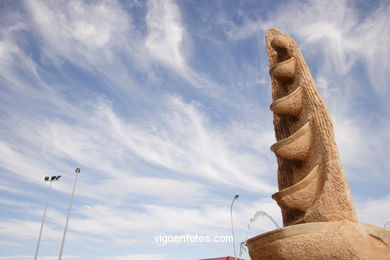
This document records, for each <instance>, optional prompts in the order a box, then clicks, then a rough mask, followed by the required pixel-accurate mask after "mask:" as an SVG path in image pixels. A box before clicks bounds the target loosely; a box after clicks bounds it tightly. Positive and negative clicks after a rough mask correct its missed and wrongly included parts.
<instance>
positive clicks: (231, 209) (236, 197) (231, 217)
mask: <svg viewBox="0 0 390 260" xmlns="http://www.w3.org/2000/svg"><path fill="white" fill-rule="evenodd" d="M239 197H240V195H239V194H236V195H235V196H234V198H233V200H232V204H231V205H230V222H231V224H232V237H233V250H234V260H236V259H237V258H236V256H237V255H236V243H235V242H234V227H233V203H234V201H235V200H236V199H238V198H239Z"/></svg>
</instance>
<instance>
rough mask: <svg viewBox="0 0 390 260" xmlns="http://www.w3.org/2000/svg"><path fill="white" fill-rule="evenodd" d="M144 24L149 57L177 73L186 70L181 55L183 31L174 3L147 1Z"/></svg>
mask: <svg viewBox="0 0 390 260" xmlns="http://www.w3.org/2000/svg"><path fill="white" fill-rule="evenodd" d="M146 23H147V25H148V29H149V34H148V37H147V38H146V41H145V46H146V47H147V49H149V51H150V52H151V55H152V56H154V57H155V58H156V59H158V60H160V61H161V62H163V63H166V64H168V65H170V66H172V67H174V68H175V69H177V70H179V71H183V70H187V65H186V61H185V57H184V53H183V43H184V39H183V38H184V31H185V30H184V28H183V26H182V24H181V14H180V10H179V8H178V7H177V5H176V4H175V3H174V1H171V0H168V1H160V0H150V1H148V13H147V16H146Z"/></svg>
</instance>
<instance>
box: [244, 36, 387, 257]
mask: <svg viewBox="0 0 390 260" xmlns="http://www.w3.org/2000/svg"><path fill="white" fill-rule="evenodd" d="M266 45H267V55H268V61H269V66H270V76H271V79H272V100H273V102H272V104H271V110H272V111H273V112H274V127H275V136H276V140H277V142H276V143H275V144H274V145H272V146H271V150H272V151H273V152H274V153H275V155H276V157H277V162H278V185H279V192H277V193H275V194H274V195H273V196H272V198H273V199H275V200H276V202H277V203H278V205H279V206H280V208H281V211H282V215H283V224H284V226H285V227H284V228H281V229H277V230H274V231H271V232H268V233H265V234H263V235H260V236H257V237H254V238H252V239H250V240H248V243H247V244H248V248H249V253H250V255H251V257H252V259H297V260H298V259H299V260H303V259H390V231H388V230H385V229H381V228H378V227H375V226H372V225H368V224H363V223H358V222H357V218H356V215H355V210H354V207H353V202H352V199H351V195H350V191H349V187H348V184H347V182H346V178H345V175H344V171H343V168H342V165H341V162H340V159H339V155H338V151H337V146H336V143H335V139H334V133H333V126H332V121H331V119H330V116H329V113H328V111H327V109H326V106H325V104H324V102H323V100H322V98H321V96H320V95H319V92H318V91H317V88H316V86H315V83H314V80H313V78H312V76H311V74H310V71H309V69H308V67H307V65H306V63H305V60H304V58H303V56H302V54H301V52H300V51H299V49H298V47H297V45H296V44H295V42H294V41H293V40H292V39H291V38H290V37H288V36H287V35H284V34H282V33H281V32H279V31H278V30H276V29H270V30H268V32H267V35H266Z"/></svg>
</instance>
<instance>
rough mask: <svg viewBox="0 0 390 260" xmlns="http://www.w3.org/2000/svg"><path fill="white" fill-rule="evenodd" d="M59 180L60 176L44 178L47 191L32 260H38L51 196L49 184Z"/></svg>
mask: <svg viewBox="0 0 390 260" xmlns="http://www.w3.org/2000/svg"><path fill="white" fill-rule="evenodd" d="M60 178H61V175H57V176H51V177H49V176H45V179H44V181H45V182H46V181H48V182H49V191H48V192H47V197H46V203H45V209H44V210H43V216H42V223H41V229H40V230H39V236H38V241H37V247H36V249H35V256H34V260H37V258H38V253H39V246H40V244H41V237H42V230H43V225H44V224H45V219H46V211H47V205H48V204H49V199H50V194H51V184H52V183H53V181H58V180H59V179H60Z"/></svg>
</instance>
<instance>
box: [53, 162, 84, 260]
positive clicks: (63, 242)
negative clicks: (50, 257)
mask: <svg viewBox="0 0 390 260" xmlns="http://www.w3.org/2000/svg"><path fill="white" fill-rule="evenodd" d="M75 173H76V177H75V179H74V184H73V191H72V196H71V197H70V201H69V208H68V216H67V217H66V223H65V230H64V236H63V237H62V242H61V250H60V255H59V257H58V260H61V259H62V253H63V252H64V244H65V238H66V231H67V229H68V223H69V216H70V210H71V208H72V201H73V196H74V191H75V189H76V183H77V179H78V177H79V173H80V168H76V170H75Z"/></svg>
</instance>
